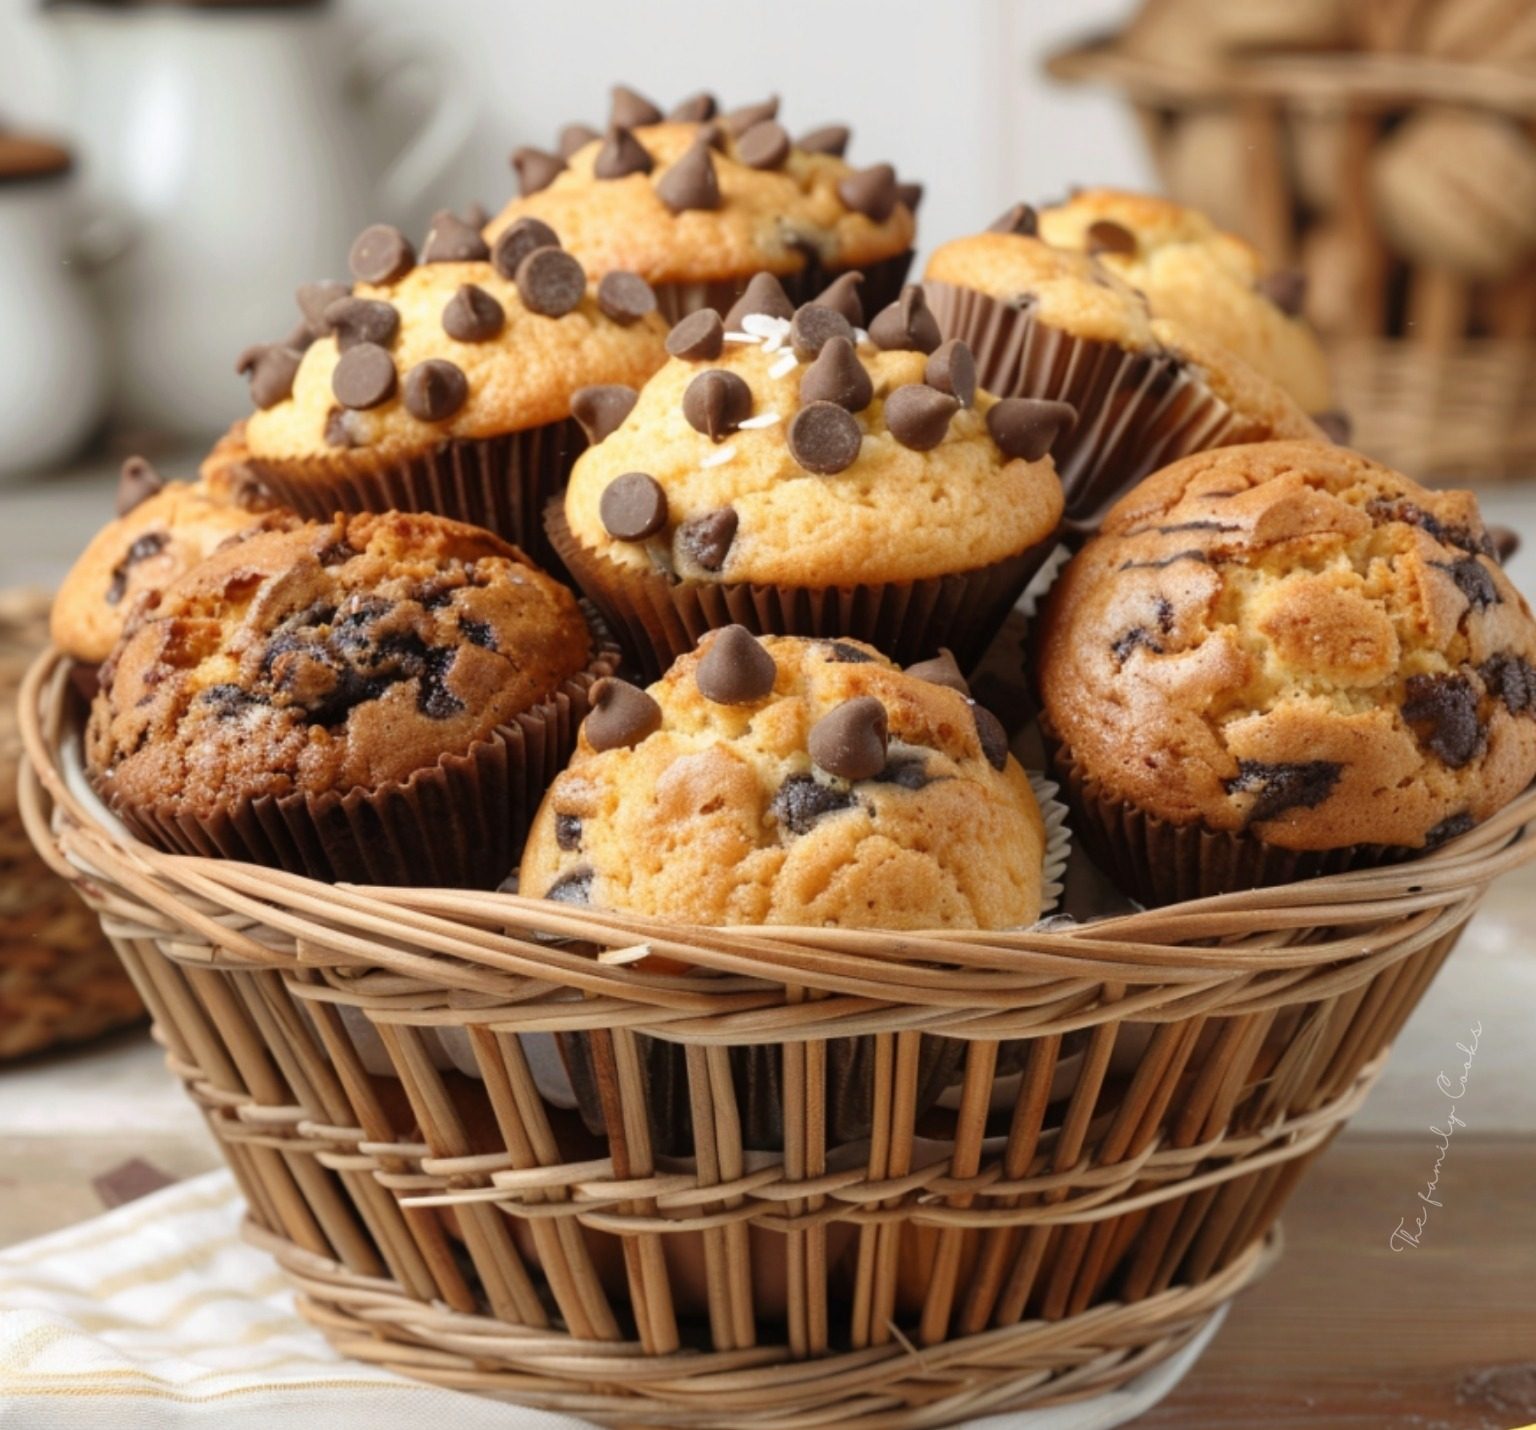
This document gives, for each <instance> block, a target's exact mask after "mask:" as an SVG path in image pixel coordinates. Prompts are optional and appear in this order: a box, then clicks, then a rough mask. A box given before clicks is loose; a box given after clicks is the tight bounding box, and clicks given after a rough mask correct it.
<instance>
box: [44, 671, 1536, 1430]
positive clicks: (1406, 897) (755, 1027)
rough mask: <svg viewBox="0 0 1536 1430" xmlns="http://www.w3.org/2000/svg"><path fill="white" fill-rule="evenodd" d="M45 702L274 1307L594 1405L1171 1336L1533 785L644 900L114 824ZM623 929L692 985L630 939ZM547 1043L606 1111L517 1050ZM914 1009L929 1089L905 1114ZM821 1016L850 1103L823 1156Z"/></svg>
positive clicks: (853, 1382) (383, 1347)
mask: <svg viewBox="0 0 1536 1430" xmlns="http://www.w3.org/2000/svg"><path fill="white" fill-rule="evenodd" d="M72 705H73V698H72V694H71V690H70V687H69V684H68V681H67V663H66V662H64V661H63V660H62V658H60V657H58V656H57V655H50V656H48V657H47V658H45V659H43V660H41V661H40V662H39V663H38V665H37V666H36V667H35V668H34V670H33V671H32V673H31V675H30V677H29V681H28V685H27V687H26V689H25V690H24V692H23V704H22V712H23V713H22V718H23V726H24V733H25V737H26V748H27V758H28V764H27V766H26V768H25V770H24V776H23V783H22V802H23V810H24V814H25V816H26V819H27V821H28V825H29V828H30V830H31V831H32V834H33V837H34V838H35V839H36V840H37V841H38V844H39V847H40V848H41V849H42V850H43V852H44V853H45V855H46V857H48V858H49V859H50V861H51V862H53V863H54V865H55V867H56V868H58V870H59V871H60V872H61V873H63V874H64V875H65V876H66V877H69V878H72V879H74V880H75V881H76V885H77V888H78V889H79V891H80V893H81V896H82V897H83V898H84V899H85V900H86V901H87V902H88V903H89V904H90V905H91V906H92V908H94V909H95V910H96V911H97V912H98V913H99V914H100V916H101V920H102V923H103V926H104V927H105V928H106V930H107V932H108V934H109V935H110V937H111V938H112V941H113V943H114V944H115V945H116V947H117V950H118V952H119V953H120V955H121V956H122V958H123V961H124V964H125V965H126V966H127V968H128V969H129V970H130V971H131V972H132V974H133V977H134V980H135V982H136V983H137V984H138V986H139V988H140V990H141V992H142V993H143V995H144V998H145V1001H146V1002H147V1003H148V1004H149V1006H150V1008H151V1010H152V1012H153V1014H154V1019H155V1031H156V1036H157V1037H158V1038H159V1039H160V1040H161V1041H162V1043H163V1044H164V1046H165V1049H166V1054H167V1059H168V1062H169V1064H170V1066H171V1068H172V1069H173V1071H174V1072H175V1073H176V1074H177V1075H178V1076H179V1077H180V1078H181V1079H182V1081H183V1082H184V1083H185V1085H186V1087H187V1090H188V1092H189V1093H190V1094H191V1096H192V1097H193V1099H194V1100H195V1101H196V1102H197V1104H198V1105H199V1106H200V1107H201V1108H202V1109H203V1111H204V1113H205V1114H206V1117H207V1120H208V1124H209V1127H210V1128H211V1130H212V1131H213V1133H214V1135H215V1136H216V1137H217V1138H218V1140H219V1142H220V1145H221V1147H222V1149H223V1151H224V1154H225V1156H226V1158H227V1159H228V1162H229V1165H230V1167H231V1168H232V1169H233V1171H234V1173H235V1175H236V1177H237V1178H238V1180H239V1182H240V1185H241V1188H242V1190H243V1192H244V1194H245V1196H246V1198H247V1200H248V1202H249V1207H250V1216H249V1233H250V1235H251V1237H252V1239H253V1240H255V1241H256V1242H257V1243H258V1244H259V1245H262V1246H265V1247H267V1248H269V1249H270V1250H271V1252H272V1253H273V1255H275V1256H276V1258H277V1259H278V1261H279V1262H280V1263H281V1264H282V1266H283V1267H284V1268H285V1270H286V1271H287V1273H288V1275H289V1276H290V1277H291V1278H292V1280H293V1282H294V1283H295V1285H296V1286H297V1287H298V1290H299V1292H300V1300H299V1304H300V1308H301V1309H302V1311H303V1313H304V1314H305V1315H306V1316H308V1317H309V1318H310V1320H312V1321H313V1322H314V1323H315V1324H316V1325H317V1326H319V1327H320V1328H322V1329H323V1330H324V1332H325V1333H326V1334H327V1335H328V1336H329V1337H330V1338H331V1340H332V1341H333V1342H334V1343H335V1344H336V1346H338V1347H339V1348H340V1349H341V1350H342V1351H344V1352H345V1353H347V1354H349V1355H353V1356H357V1357H360V1358H363V1359H366V1360H370V1361H375V1362H379V1363H382V1364H385V1365H388V1366H391V1367H394V1368H396V1369H398V1370H400V1371H402V1372H404V1373H406V1374H409V1375H414V1376H418V1377H422V1378H424V1379H427V1380H431V1381H436V1382H438V1383H441V1384H445V1385H450V1386H456V1387H460V1388H464V1389H471V1390H482V1391H494V1392H500V1393H503V1394H507V1395H509V1396H511V1397H514V1398H516V1399H518V1400H521V1401H525V1402H528V1403H531V1404H537V1405H542V1406H547V1407H550V1408H555V1409H563V1410H565V1411H568V1412H570V1413H573V1414H576V1415H581V1416H586V1417H588V1418H592V1419H595V1420H599V1421H603V1422H606V1423H623V1424H626V1425H636V1424H656V1425H667V1426H685V1425H716V1424H733V1425H752V1426H758V1427H784V1430H788V1427H790V1426H796V1427H804V1426H810V1425H833V1424H835V1425H849V1424H868V1425H871V1426H874V1425H879V1426H883V1427H919V1426H930V1425H941V1424H948V1423H951V1422H953V1421H955V1420H958V1419H963V1418H967V1417H970V1416H974V1415H980V1414H986V1413H995V1412H999V1411H1002V1410H1005V1409H1010V1408H1021V1407H1026V1406H1038V1405H1043V1404H1047V1403H1051V1402H1055V1401H1059V1400H1065V1399H1071V1398H1074V1397H1079V1396H1084V1395H1089V1394H1093V1393H1096V1392H1098V1391H1102V1390H1105V1389H1109V1388H1112V1387H1114V1386H1117V1385H1119V1384H1120V1383H1122V1382H1124V1381H1126V1380H1127V1379H1129V1378H1130V1377H1132V1376H1134V1375H1135V1374H1137V1373H1138V1372H1139V1371H1140V1370H1142V1369H1144V1368H1145V1367H1147V1366H1149V1365H1151V1364H1153V1363H1155V1362H1156V1361H1158V1360H1159V1359H1161V1358H1163V1357H1165V1356H1167V1355H1169V1354H1170V1353H1172V1352H1173V1351H1174V1350H1175V1349H1177V1348H1178V1347H1179V1346H1181V1345H1183V1344H1185V1343H1186V1342H1187V1341H1188V1340H1189V1339H1190V1338H1191V1337H1192V1336H1193V1335H1194V1334H1195V1333H1197V1332H1198V1330H1199V1329H1200V1328H1201V1326H1202V1325H1203V1324H1204V1323H1205V1322H1206V1321H1207V1319H1208V1317H1209V1315H1210V1313H1211V1312H1212V1310H1213V1309H1214V1308H1216V1307H1218V1306H1219V1305H1221V1304H1222V1303H1223V1302H1225V1301H1226V1300H1227V1299H1229V1298H1230V1297H1231V1296H1232V1295H1233V1294H1234V1293H1235V1292H1237V1291H1238V1290H1239V1289H1240V1288H1241V1287H1242V1286H1244V1285H1245V1284H1246V1283H1248V1282H1249V1281H1250V1280H1251V1279H1252V1278H1253V1277H1255V1276H1256V1275H1258V1274H1259V1273H1260V1272H1261V1271H1262V1270H1263V1268H1264V1266H1265V1265H1266V1264H1267V1262H1268V1260H1269V1258H1270V1257H1271V1256H1272V1254H1273V1252H1274V1248H1275V1241H1276V1234H1277V1229H1276V1226H1275V1222H1276V1216H1277V1214H1278V1212H1279V1210H1280V1208H1281V1206H1282V1205H1283V1203H1284V1202H1285V1200H1286V1198H1287V1196H1288V1195H1289V1194H1290V1192H1291V1190H1292V1189H1293V1187H1294V1186H1295V1184H1296V1182H1297V1179H1298V1178H1299V1177H1300V1176H1301V1174H1302V1173H1303V1171H1304V1170H1305V1168H1306V1166H1307V1164H1308V1163H1309V1162H1310V1161H1311V1160H1312V1158H1313V1157H1315V1156H1316V1155H1317V1154H1318V1153H1319V1152H1320V1151H1321V1150H1322V1149H1323V1148H1324V1147H1325V1146H1326V1145H1327V1143H1328V1141H1329V1139H1330V1138H1331V1137H1332V1136H1333V1134H1334V1133H1335V1132H1337V1131H1338V1129H1339V1128H1340V1127H1341V1126H1342V1125H1343V1122H1344V1120H1345V1119H1346V1118H1347V1117H1348V1116H1349V1114H1350V1113H1351V1112H1352V1111H1353V1110H1354V1109H1355V1107H1356V1106H1358V1105H1359V1102H1360V1101H1361V1099H1362V1098H1363V1096H1364V1095H1365V1093H1366V1091H1367V1090H1368V1088H1369V1086H1370V1084H1371V1081H1372V1079H1373V1077H1374V1076H1375V1074H1376V1072H1377V1070H1378V1069H1379V1067H1380V1065H1381V1062H1382V1060H1383V1057H1384V1055H1385V1053H1386V1050H1387V1048H1388V1046H1389V1045H1390V1043H1391V1041H1392V1039H1393V1037H1394V1036H1395V1035H1396V1033H1397V1031H1398V1029H1399V1028H1400V1027H1401V1026H1402V1023H1403V1021H1404V1020H1405V1019H1406V1018H1407V1017H1408V1014H1409V1013H1410V1011H1411V1010H1412V1008H1413V1007H1414V1005H1415V1003H1416V1002H1417V1001H1418V999H1419V997H1420V995H1421V994H1422V993H1423V991H1424V989H1425V987H1426V986H1427V985H1428V983H1429V981H1430V979H1431V978H1432V977H1433V976H1434V974H1435V971H1436V970H1437V968H1438V967H1439V966H1440V964H1441V962H1442V960H1443V959H1444V958H1445V956H1446V954H1447V953H1448V952H1449V951H1450V949H1451V947H1452V945H1453V944H1454V943H1455V941H1456V938H1457V936H1458V935H1459V933H1460V931H1461V929H1462V927H1463V925H1464V924H1465V922H1466V920H1467V919H1468V918H1469V917H1470V915H1471V914H1472V912H1473V911H1474V909H1475V908H1476V906H1477V903H1478V901H1479V899H1480V898H1481V897H1482V894H1483V892H1484V889H1485V887H1486V885H1487V883H1488V881H1489V880H1490V879H1492V878H1493V877H1495V876H1496V875H1497V874H1499V873H1502V872H1504V871H1505V870H1508V869H1510V868H1512V867H1514V866H1515V865H1517V864H1519V863H1521V862H1522V861H1525V860H1527V859H1530V858H1531V857H1532V856H1533V855H1536V839H1532V838H1531V837H1529V836H1528V835H1527V834H1526V833H1525V831H1524V828H1523V824H1524V822H1525V821H1526V820H1528V819H1530V818H1532V817H1533V816H1536V792H1533V793H1528V794H1527V795H1526V796H1525V797H1524V798H1523V799H1522V800H1521V801H1519V802H1518V803H1517V804H1515V805H1513V806H1511V807H1509V808H1508V809H1506V810H1505V811H1504V812H1503V813H1502V814H1501V815H1500V816H1498V817H1497V818H1496V819H1494V820H1491V821H1489V822H1488V823H1487V824H1485V825H1482V826H1480V827H1478V828H1477V829H1475V830H1473V831H1472V832H1470V833H1469V834H1467V835H1465V836H1463V837H1462V838H1460V839H1458V840H1455V841H1453V842H1452V843H1450V844H1447V845H1446V846H1444V847H1443V848H1441V849H1439V850H1437V851H1436V852H1435V853H1434V854H1432V855H1429V856H1427V857H1425V858H1424V859H1422V860H1419V861H1417V862H1416V863H1414V864H1412V865H1406V866H1397V867H1392V868H1384V869H1373V870H1370V871H1367V872H1363V873H1358V874H1350V875H1344V876H1339V877H1336V878H1332V879H1328V880H1324V881H1319V882H1316V883H1312V884H1309V885H1293V886H1289V887H1285V888H1279V889H1267V890H1259V891H1255V892H1253V893H1247V894H1242V895H1232V896H1227V897H1224V898H1221V899H1215V900H1207V901H1205V902H1203V903H1200V904H1187V905H1181V906H1176V907H1173V908H1168V909H1163V910H1160V911H1157V912H1153V913H1143V914H1138V915H1135V916H1133V917H1125V918H1116V919H1112V920H1107V921H1103V922H1099V923H1094V924H1091V925H1077V926H1069V927H1066V928H1063V929H1061V930H1060V931H1052V932H1043V931H1034V932H1018V933H966V932H948V933H933V934H893V933H870V932H859V931H853V930H836V929H803V930H792V929H782V928H771V929H770V928H759V929H740V930H720V929H687V928H677V927H671V926H666V925H662V924H659V923H655V922H652V921H647V920H644V919H639V918H634V917H629V916H620V915H614V914H608V913H603V912H599V911H595V910H588V909H580V908H571V907H568V906H564V905H559V904H553V903H546V902H542V901H536V900H525V899H521V898H518V897H516V896H513V895H508V894H493V893H473V892H464V891H451V890H433V889H363V888H357V887H352V886H339V887H330V886H326V885H321V884H316V883H313V882H310V881H308V880H305V879H302V878H299V877H296V876H292V875H287V874H281V873H275V872H273V871H270V870H265V869H256V868H253V867H250V866H246V865H241V864H237V863H230V862H220V861H210V860H203V859H193V858H187V857H179V856H174V855H167V854H163V853H160V852H158V851H155V850H151V849H149V848H147V847H145V846H143V845H138V844H135V843H132V842H131V841H128V840H126V839H124V838H122V837H121V836H119V835H117V834H115V833H114V832H113V831H112V830H111V829H110V828H109V827H107V825H106V824H105V823H104V822H103V821H102V820H101V819H100V818H99V816H98V815H97V814H95V813H93V811H92V808H91V806H90V805H89V804H88V803H87V802H85V801H83V800H82V799H80V798H77V797H76V795H75V794H74V793H72V787H71V785H70V784H69V783H68V782H67V781H66V779H65V777H64V775H63V773H62V772H61V753H60V752H61V750H64V749H67V748H68V746H69V739H68V738H66V737H67V732H68V731H69V730H70V728H71V726H72V722H76V721H78V718H79V712H78V709H77V708H72ZM563 939H578V940H581V941H582V942H583V944H584V945H586V946H588V947H591V946H594V945H595V946H596V947H597V948H599V949H601V950H604V952H602V953H600V954H599V955H598V956H596V957H594V956H592V955H591V954H589V953H578V952H575V951H573V950H572V949H571V948H569V947H565V946H563V945H562V942H561V940H563ZM647 951H654V952H658V953H663V954H666V955H668V956H670V957H673V958H676V959H680V960H683V961H684V962H685V963H687V964H690V965H692V966H693V967H694V969H695V970H696V971H693V972H690V973H688V974H682V975H662V974H654V973H648V972H641V971H639V970H637V969H635V968H633V967H631V966H630V965H631V964H632V963H633V962H634V960H635V959H636V958H637V957H639V956H642V955H643V954H644V953H645V952H647ZM578 1030H579V1031H580V1032H582V1033H583V1034H585V1035H586V1036H587V1038H588V1039H589V1043H590V1047H591V1049H592V1061H593V1065H594V1067H595V1069H596V1075H597V1081H598V1085H599V1089H600V1095H601V1099H602V1103H603V1111H604V1117H605V1120H606V1128H607V1130H606V1133H605V1134H593V1133H591V1132H589V1131H587V1130H586V1129H585V1128H584V1127H583V1126H582V1125H581V1123H580V1121H579V1119H578V1118H577V1117H576V1115H575V1114H574V1113H573V1112H571V1111H570V1110H569V1109H568V1107H567V1106H564V1105H562V1102H568V1101H569V1099H562V1098H561V1097H560V1096H559V1095H558V1090H557V1089H554V1088H552V1086H551V1084H550V1082H549V1079H548V1066H547V1063H546V1062H545V1061H544V1060H543V1059H542V1057H541V1055H540V1048H541V1046H543V1044H542V1043H541V1037H542V1035H546V1034H549V1033H558V1032H564V1031H578ZM940 1034H942V1035H944V1036H948V1037H952V1038H956V1039H960V1040H963V1042H964V1044H965V1056H964V1059H963V1064H962V1066H963V1072H962V1076H961V1080H960V1083H959V1087H958V1097H957V1098H955V1099H952V1101H953V1102H954V1103H955V1106H954V1107H953V1110H951V1109H949V1108H946V1107H944V1106H940V1107H937V1108H933V1109H930V1110H928V1111H926V1112H923V1113H921V1114H919V1113H918V1111H917V1110H916V1108H915V1105H914V1096H915V1092H914V1089H915V1083H916V1077H917V1068H918V1064H919V1061H920V1056H921V1049H922V1043H923V1040H924V1039H925V1038H931V1037H934V1036H937V1035H940ZM651 1038H663V1039H666V1040H670V1041H673V1042H676V1043H678V1044H681V1045H682V1046H683V1047H684V1048H685V1049H686V1064H687V1087H686V1091H685V1093H683V1094H682V1095H684V1096H686V1097H687V1099H688V1101H689V1105H690V1110H691V1113H692V1120H693V1126H694V1130H695V1155H694V1156H692V1157H690V1158H687V1159H686V1160H684V1159H669V1158H663V1157H660V1156H658V1155H657V1154H655V1153H654V1152H653V1150H652V1146H651V1140H650V1134H649V1126H648V1122H647V1115H646V1106H645V1089H644V1085H643V1072H642V1069H643V1067H644V1064H645V1058H644V1053H645V1047H646V1043H647V1040H648V1039H651ZM850 1038H858V1039H867V1040H869V1045H870V1048H871V1050H872V1057H871V1058H870V1059H869V1065H870V1067H871V1074H870V1076H871V1078H872V1082H873V1098H874V1107H875V1116H874V1127H873V1132H872V1134H871V1136H870V1138H869V1140H868V1141H866V1142H863V1143H859V1144H856V1145H854V1146H851V1147H841V1148H839V1147H832V1146H829V1145H828V1144H827V1138H826V1136H825V1131H824V1129H825V1113H826V1107H827V1101H826V1098H827V1089H826V1087H825V1070H826V1068H827V1066H828V1050H829V1047H831V1046H834V1042H833V1040H838V1039H850ZM754 1045H766V1046H769V1047H772V1048H775V1049H777V1052H778V1059H779V1067H780V1077H779V1081H778V1087H777V1095H778V1096H779V1097H780V1098H781V1100H782V1116H783V1125H784V1128H785V1138H784V1141H785V1145H784V1147H783V1150H782V1151H780V1152H774V1153H753V1152H749V1151H746V1150H744V1148H743V1145H742V1135H741V1127H742V1124H743V1121H744V1118H743V1113H742V1109H741V1107H740V1105H739V1103H738V1099H737V1090H736V1087H735V1085H734V1083H733V1080H732V1076H731V1052H732V1050H733V1049H737V1048H744V1047H749V1046H754ZM1000 1054H1003V1055H1001V1056H1000ZM1005 1068H1016V1069H1020V1071H1016V1072H1013V1073H1008V1074H1005V1073H1004V1069H1005Z"/></svg>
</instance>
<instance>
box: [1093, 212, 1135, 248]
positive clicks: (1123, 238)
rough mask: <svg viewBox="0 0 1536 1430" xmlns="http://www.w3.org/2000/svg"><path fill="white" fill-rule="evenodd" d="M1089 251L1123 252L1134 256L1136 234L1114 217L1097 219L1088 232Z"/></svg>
mask: <svg viewBox="0 0 1536 1430" xmlns="http://www.w3.org/2000/svg"><path fill="white" fill-rule="evenodd" d="M1086 238H1087V246H1088V252H1089V253H1123V254H1127V255H1130V256H1134V254H1135V252H1136V235H1135V234H1134V233H1132V232H1131V231H1130V229H1128V228H1126V226H1125V225H1124V224H1120V223H1115V222H1114V221H1113V220H1112V219H1107V218H1101V219H1095V220H1094V221H1093V222H1092V223H1091V224H1089V225H1088V232H1087V234H1086Z"/></svg>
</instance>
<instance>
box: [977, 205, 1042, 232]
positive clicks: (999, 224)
mask: <svg viewBox="0 0 1536 1430" xmlns="http://www.w3.org/2000/svg"><path fill="white" fill-rule="evenodd" d="M987 232H988V233H1013V234H1018V235H1019V236H1020V237H1023V238H1033V237H1034V236H1035V235H1036V234H1038V233H1039V232H1040V215H1039V214H1037V213H1036V212H1035V211H1034V209H1033V207H1031V206H1030V205H1029V204H1014V205H1013V207H1012V208H1010V209H1007V210H1005V211H1004V212H1003V213H1000V214H999V215H998V216H997V217H996V218H995V219H993V220H992V222H991V223H989V224H988V225H987Z"/></svg>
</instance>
